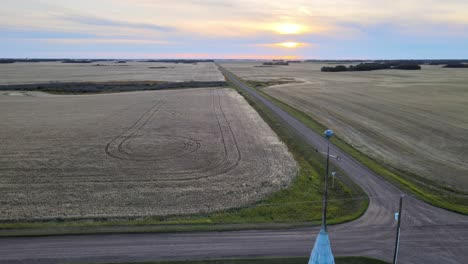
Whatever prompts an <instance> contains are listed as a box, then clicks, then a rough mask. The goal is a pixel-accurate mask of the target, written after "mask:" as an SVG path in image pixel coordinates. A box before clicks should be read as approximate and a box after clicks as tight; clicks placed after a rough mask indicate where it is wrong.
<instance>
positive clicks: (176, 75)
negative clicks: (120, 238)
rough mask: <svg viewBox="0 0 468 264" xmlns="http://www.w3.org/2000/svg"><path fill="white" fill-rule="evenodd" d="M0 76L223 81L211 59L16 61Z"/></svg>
mask: <svg viewBox="0 0 468 264" xmlns="http://www.w3.org/2000/svg"><path fill="white" fill-rule="evenodd" d="M0 76H1V77H2V78H1V79H0V85H15V84H30V83H48V82H105V81H148V80H151V81H161V82H190V81H195V82H209V81H224V77H223V75H222V74H221V73H220V72H219V71H218V69H217V68H216V65H215V64H214V63H212V62H198V63H162V62H138V61H128V62H127V63H115V62H112V61H104V62H94V63H61V62H34V63H32V62H30V63H26V62H16V63H11V64H0Z"/></svg>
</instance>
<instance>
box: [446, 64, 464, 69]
mask: <svg viewBox="0 0 468 264" xmlns="http://www.w3.org/2000/svg"><path fill="white" fill-rule="evenodd" d="M444 68H468V64H465V63H450V64H447V65H445V66H444Z"/></svg>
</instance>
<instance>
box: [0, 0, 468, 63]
mask: <svg viewBox="0 0 468 264" xmlns="http://www.w3.org/2000/svg"><path fill="white" fill-rule="evenodd" d="M1 5H2V7H1V9H0V57H3V58H122V59H125V58H127V59H148V58H153V59H164V58H197V59H198V58H215V59H273V58H287V59H467V58H468V1H467V0H443V1H441V0H403V1H401V0H394V1H388V0H385V1H382V0H353V1H349V0H326V1H315V0H288V1H272V0H257V1H255V0H250V1H247V0H79V1H76V0H60V1H59V0H2V4H1Z"/></svg>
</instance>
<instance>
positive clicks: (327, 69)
mask: <svg viewBox="0 0 468 264" xmlns="http://www.w3.org/2000/svg"><path fill="white" fill-rule="evenodd" d="M347 70H348V69H347V68H346V66H344V65H338V66H335V67H322V71H323V72H342V71H347Z"/></svg>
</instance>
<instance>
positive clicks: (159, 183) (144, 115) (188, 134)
mask: <svg viewBox="0 0 468 264" xmlns="http://www.w3.org/2000/svg"><path fill="white" fill-rule="evenodd" d="M0 111H1V113H2V114H1V115H0V123H1V129H0V142H1V149H0V164H1V166H0V205H1V206H0V219H2V220H30V219H52V218H95V217H96V218H98V217H127V216H153V215H160V216H164V215H179V214H194V213H206V212H212V211H215V210H222V209H228V208H236V207H242V206H246V205H249V204H252V203H255V202H257V201H259V200H261V199H262V198H265V197H266V196H267V195H269V194H270V193H272V192H275V191H277V190H280V189H283V188H285V187H287V186H288V185H289V183H290V182H291V180H292V179H293V178H294V176H295V175H296V172H297V168H296V162H295V161H294V159H293V157H292V155H291V154H290V153H289V152H288V150H287V147H286V146H285V145H284V144H283V143H281V142H280V141H279V139H278V137H277V136H276V135H275V134H274V132H273V131H272V130H271V129H270V127H269V126H268V125H267V124H266V123H265V122H264V121H263V120H262V119H261V117H260V116H259V115H258V114H257V113H256V112H255V110H254V109H253V108H251V107H250V106H249V104H248V103H247V102H246V101H245V100H244V99H243V98H242V97H241V96H240V95H239V94H238V93H237V92H235V91H234V90H231V89H226V88H197V89H185V90H162V91H142V92H132V93H114V94H93V95H50V94H45V93H40V92H18V91H1V92H0Z"/></svg>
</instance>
